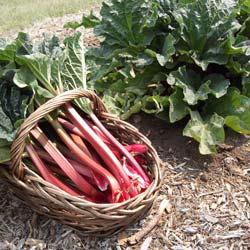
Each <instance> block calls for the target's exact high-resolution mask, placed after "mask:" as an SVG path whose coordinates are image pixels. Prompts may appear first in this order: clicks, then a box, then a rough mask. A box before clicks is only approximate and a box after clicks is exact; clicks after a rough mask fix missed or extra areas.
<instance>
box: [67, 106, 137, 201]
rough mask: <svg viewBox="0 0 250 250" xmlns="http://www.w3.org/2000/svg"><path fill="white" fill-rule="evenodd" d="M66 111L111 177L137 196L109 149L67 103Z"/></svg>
mask: <svg viewBox="0 0 250 250" xmlns="http://www.w3.org/2000/svg"><path fill="white" fill-rule="evenodd" d="M65 106H66V110H67V111H68V114H69V116H70V118H71V120H72V121H73V123H74V124H75V125H76V126H77V127H78V129H79V130H80V131H81V132H82V133H83V134H84V136H85V137H86V139H87V141H89V143H90V144H91V145H92V146H93V147H94V148H95V150H96V151H97V152H98V154H99V155H100V157H101V158H102V159H103V161H104V162H105V163H106V164H107V166H108V167H109V169H110V170H111V172H112V173H113V175H114V176H115V177H116V179H117V180H118V182H119V183H120V185H121V186H122V187H123V186H125V189H126V191H128V192H129V193H130V195H131V196H132V197H133V196H135V195H137V191H136V190H135V189H134V188H133V187H132V186H131V182H130V180H129V177H128V176H127V175H126V173H125V172H124V170H123V168H122V165H121V163H120V162H119V160H118V159H117V158H116V157H115V155H114V154H113V153H112V151H111V150H110V149H109V147H108V146H107V145H106V144H105V143H104V142H103V141H102V140H101V139H100V138H99V137H98V136H97V135H96V134H95V132H94V131H93V130H92V129H91V128H90V126H89V125H88V124H87V123H86V122H85V120H84V119H83V118H82V117H81V116H80V115H79V114H78V112H77V111H76V110H75V109H74V108H73V107H72V105H71V104H69V103H67V104H66V105H65Z"/></svg>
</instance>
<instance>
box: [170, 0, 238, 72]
mask: <svg viewBox="0 0 250 250" xmlns="http://www.w3.org/2000/svg"><path fill="white" fill-rule="evenodd" d="M237 2H238V1H235V0H230V1H225V0H215V1H214V0H206V1H203V0H197V1H189V3H187V4H183V5H182V7H181V8H178V9H177V10H176V11H175V13H174V16H175V19H176V21H177V22H178V23H179V25H180V38H181V40H182V41H183V42H184V44H185V49H184V50H186V48H188V51H187V53H188V55H190V56H191V58H192V59H193V60H194V62H195V63H196V64H197V65H198V66H200V67H201V68H202V69H203V70H204V71H205V70H206V69H207V67H208V65H209V64H210V63H216V64H220V65H222V64H226V63H227V60H228V55H227V53H226V52H225V50H224V49H223V46H222V45H223V42H225V41H226V39H227V38H229V37H231V36H232V35H233V34H234V33H235V32H236V31H238V30H239V29H240V27H241V25H240V24H239V23H238V22H237V20H236V14H237V12H238V9H239V7H238V3H237Z"/></svg>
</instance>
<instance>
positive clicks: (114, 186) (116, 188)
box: [48, 117, 128, 202]
mask: <svg viewBox="0 0 250 250" xmlns="http://www.w3.org/2000/svg"><path fill="white" fill-rule="evenodd" d="M48 120H49V122H50V123H51V125H52V126H53V127H54V129H55V130H56V132H57V134H58V135H59V137H60V138H61V140H62V141H63V142H64V143H65V145H66V146H67V147H68V148H69V149H70V151H71V152H72V153H73V154H74V155H75V156H77V157H78V158H79V159H80V160H81V161H82V164H84V165H85V166H86V167H88V168H90V169H92V170H93V171H94V172H95V173H98V174H100V175H101V176H103V177H104V178H105V179H106V180H107V181H108V183H109V186H110V189H111V192H112V201H113V202H117V201H118V199H117V195H119V196H120V194H121V191H122V189H121V187H120V185H119V183H118V181H117V180H116V179H115V178H114V176H113V175H112V174H111V173H110V172H109V171H108V170H107V169H105V168H103V167H102V166H101V165H99V164H98V163H97V162H96V161H95V160H93V159H92V158H90V157H89V156H88V155H87V154H85V153H84V152H83V151H82V150H81V149H80V148H79V147H78V146H77V145H76V144H75V143H74V142H73V141H72V139H71V138H70V136H69V135H68V134H67V133H66V131H65V130H64V129H63V127H62V126H61V125H60V123H59V122H58V121H57V120H53V119H51V118H50V117H48ZM124 196H126V193H124ZM125 198H126V199H127V198H128V197H125Z"/></svg>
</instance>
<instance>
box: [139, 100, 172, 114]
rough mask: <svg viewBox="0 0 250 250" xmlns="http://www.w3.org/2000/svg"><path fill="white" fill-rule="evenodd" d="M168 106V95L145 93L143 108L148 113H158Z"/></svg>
mask: <svg viewBox="0 0 250 250" xmlns="http://www.w3.org/2000/svg"><path fill="white" fill-rule="evenodd" d="M166 106H168V97H167V96H160V95H152V96H147V95H145V96H144V97H143V98H142V107H141V110H142V111H144V112H145V113H147V114H158V113H160V112H162V111H163V110H164V108H165V107H166Z"/></svg>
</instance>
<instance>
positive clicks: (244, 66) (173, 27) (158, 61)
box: [87, 0, 250, 154]
mask: <svg viewBox="0 0 250 250" xmlns="http://www.w3.org/2000/svg"><path fill="white" fill-rule="evenodd" d="M249 3H250V2H249V0H242V1H236V0H230V1H227V0H198V1H192V0H190V1H184V0H180V1H177V0H153V1H135V0H126V1H125V0H119V1H118V0H108V1H105V2H104V3H103V5H102V8H101V12H100V13H101V17H100V23H99V24H98V23H97V24H96V26H95V35H96V37H97V39H98V38H99V39H100V42H101V45H100V47H99V48H91V49H89V50H88V52H87V64H88V66H89V72H88V78H89V84H90V86H94V88H95V89H96V91H98V93H100V94H101V95H102V96H103V97H104V100H105V101H106V103H107V105H108V106H109V107H110V110H112V111H113V112H114V113H116V114H118V115H119V116H120V117H121V118H122V119H127V118H128V117H129V116H131V115H132V114H134V113H137V112H140V111H143V112H146V113H148V114H154V115H156V116H157V117H159V118H161V119H164V120H166V122H170V123H175V122H179V121H180V120H183V121H185V122H186V126H185V128H184V130H183V135H184V136H188V137H192V138H193V139H194V140H196V141H197V142H198V143H199V151H200V153H201V154H213V153H216V152H217V145H219V144H220V143H222V142H223V141H224V133H225V132H224V130H225V126H226V127H229V128H230V129H232V130H234V131H236V132H239V133H243V134H250V130H249V126H248V122H249V119H250V114H249V113H248V106H249V100H250V99H249V97H250V94H249V93H250V92H249V89H250V88H249V86H250V84H249V82H250V81H249V79H250V78H249V74H250V40H249V39H250V21H249V13H250V7H249V6H250V4H249Z"/></svg>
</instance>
